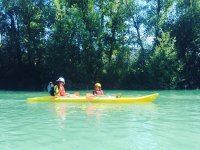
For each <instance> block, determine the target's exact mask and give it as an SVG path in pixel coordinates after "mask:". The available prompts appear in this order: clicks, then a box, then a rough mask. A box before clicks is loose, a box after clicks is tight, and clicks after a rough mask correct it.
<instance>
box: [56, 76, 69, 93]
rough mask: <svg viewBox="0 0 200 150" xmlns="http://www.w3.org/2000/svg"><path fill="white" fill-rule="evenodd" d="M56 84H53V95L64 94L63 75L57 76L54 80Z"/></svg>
mask: <svg viewBox="0 0 200 150" xmlns="http://www.w3.org/2000/svg"><path fill="white" fill-rule="evenodd" d="M56 82H57V84H56V85H54V95H55V96H65V95H66V93H65V87H64V84H65V79H64V78H63V77H60V78H58V80H56Z"/></svg>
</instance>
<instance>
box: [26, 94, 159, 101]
mask: <svg viewBox="0 0 200 150" xmlns="http://www.w3.org/2000/svg"><path fill="white" fill-rule="evenodd" d="M158 96H159V94H158V93H154V94H151V95H146V96H140V97H130V96H121V97H119V96H98V97H94V96H93V97H92V96H75V95H73V96H60V97H55V96H43V97H34V98H27V102H66V103H85V102H87V103H88V102H89V103H140V102H152V101H153V100H155V99H156V98H157V97H158Z"/></svg>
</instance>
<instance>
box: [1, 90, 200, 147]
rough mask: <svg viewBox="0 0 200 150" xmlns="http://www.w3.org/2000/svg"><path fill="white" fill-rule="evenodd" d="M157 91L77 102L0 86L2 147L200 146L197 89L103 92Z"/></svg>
mask: <svg viewBox="0 0 200 150" xmlns="http://www.w3.org/2000/svg"><path fill="white" fill-rule="evenodd" d="M70 92H71V93H73V92H75V91H70ZM88 92H90V91H80V93H81V94H82V95H84V94H86V93H88ZM155 92H158V93H159V94H160V96H159V97H158V98H157V99H156V100H155V101H154V102H152V103H137V104H103V103H100V104H92V103H87V104H86V103H79V104H78V103H27V102H26V98H28V97H35V96H44V95H47V93H46V92H22V91H21V92H13V91H0V150H27V149H28V150H199V149H200V143H199V142H200V90H190V91H184V90H183V91H104V93H106V94H121V95H131V96H141V95H147V94H152V93H155Z"/></svg>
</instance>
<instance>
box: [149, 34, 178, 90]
mask: <svg viewBox="0 0 200 150" xmlns="http://www.w3.org/2000/svg"><path fill="white" fill-rule="evenodd" d="M158 40H159V43H160V44H159V45H157V46H156V47H155V51H154V53H153V54H152V56H151V57H150V61H149V68H148V69H149V75H150V79H149V80H150V81H151V82H150V83H151V86H152V87H153V88H158V89H170V88H175V87H176V86H177V82H178V78H179V77H178V75H179V72H178V71H180V70H181V66H180V62H179V61H178V59H177V54H176V50H175V47H174V43H175V39H173V38H170V33H169V32H166V33H162V34H161V38H159V39H158Z"/></svg>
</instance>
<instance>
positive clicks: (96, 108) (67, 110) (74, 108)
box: [50, 103, 156, 123]
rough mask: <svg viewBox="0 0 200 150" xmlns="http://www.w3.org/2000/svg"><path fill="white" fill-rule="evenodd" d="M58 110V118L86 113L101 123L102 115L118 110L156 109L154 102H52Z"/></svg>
mask: <svg viewBox="0 0 200 150" xmlns="http://www.w3.org/2000/svg"><path fill="white" fill-rule="evenodd" d="M50 108H51V109H52V110H53V111H55V112H56V114H57V116H58V118H60V119H61V120H66V119H67V117H69V118H70V115H72V116H74V115H75V114H76V115H82V114H85V115H86V116H87V118H88V121H89V122H96V123H99V122H100V121H101V118H102V116H107V117H108V116H109V115H112V114H114V113H116V112H123V111H124V112H125V113H127V111H128V112H129V113H132V114H134V113H135V114H136V115H138V114H137V113H140V114H143V115H144V114H146V113H147V114H149V113H151V112H153V111H155V109H156V104H154V103H136V104H104V103H94V104H93V103H81V104H67V103H51V107H50Z"/></svg>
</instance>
